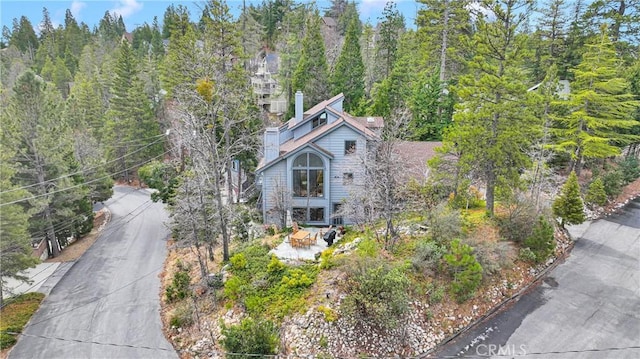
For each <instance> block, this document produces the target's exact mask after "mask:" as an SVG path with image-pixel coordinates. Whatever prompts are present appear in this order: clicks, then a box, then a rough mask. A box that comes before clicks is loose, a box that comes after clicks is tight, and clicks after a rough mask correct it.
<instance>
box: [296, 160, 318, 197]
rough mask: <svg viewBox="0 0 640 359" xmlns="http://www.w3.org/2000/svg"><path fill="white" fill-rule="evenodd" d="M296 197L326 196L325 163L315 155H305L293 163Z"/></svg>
mask: <svg viewBox="0 0 640 359" xmlns="http://www.w3.org/2000/svg"><path fill="white" fill-rule="evenodd" d="M293 195H294V197H322V196H323V195H324V163H323V162H322V159H321V158H320V157H318V156H317V155H315V154H313V153H303V154H301V155H300V156H298V157H296V159H295V160H294V161H293Z"/></svg>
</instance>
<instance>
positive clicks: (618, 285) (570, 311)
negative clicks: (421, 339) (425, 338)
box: [436, 199, 640, 359]
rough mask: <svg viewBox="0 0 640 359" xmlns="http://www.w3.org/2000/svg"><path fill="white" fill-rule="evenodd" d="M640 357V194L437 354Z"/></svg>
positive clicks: (593, 227)
mask: <svg viewBox="0 0 640 359" xmlns="http://www.w3.org/2000/svg"><path fill="white" fill-rule="evenodd" d="M463 355H464V356H471V357H489V356H491V357H523V358H580V359H582V358H640V199H636V200H635V201H633V202H631V203H630V204H629V205H628V206H627V207H626V208H625V211H624V212H623V213H622V214H620V215H616V216H612V217H610V218H607V219H602V220H598V221H595V222H593V223H591V224H590V225H589V226H588V227H586V229H585V231H584V233H583V234H582V235H581V237H580V238H579V239H578V240H577V241H576V244H575V248H574V249H573V251H572V253H571V255H570V257H569V258H568V259H567V260H566V262H565V263H562V264H560V265H559V266H558V267H557V268H555V269H554V270H552V271H551V272H550V273H549V274H548V275H547V277H546V278H545V279H544V281H543V284H542V285H540V286H538V287H537V288H535V289H533V290H532V291H531V292H529V293H528V294H526V295H524V296H523V297H522V298H521V299H520V300H519V301H518V302H517V303H515V304H514V305H513V306H512V307H511V308H508V309H506V310H504V311H503V312H502V313H500V314H498V315H496V316H495V317H493V318H492V319H490V320H489V321H487V322H485V323H482V324H481V325H479V326H477V327H476V328H475V329H474V330H471V331H470V332H469V333H467V334H466V335H463V336H461V337H460V338H458V339H457V340H455V341H454V342H452V343H449V344H448V345H446V346H444V347H443V349H442V350H441V351H439V352H438V353H437V354H436V356H437V357H447V356H463Z"/></svg>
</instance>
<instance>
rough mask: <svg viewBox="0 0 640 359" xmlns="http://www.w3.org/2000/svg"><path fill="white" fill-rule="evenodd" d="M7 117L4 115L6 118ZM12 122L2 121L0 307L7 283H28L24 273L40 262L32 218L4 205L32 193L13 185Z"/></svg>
mask: <svg viewBox="0 0 640 359" xmlns="http://www.w3.org/2000/svg"><path fill="white" fill-rule="evenodd" d="M5 114H6V113H3V114H2V116H4V115H5ZM8 125H9V124H8V122H7V121H5V120H4V118H3V120H2V126H0V141H2V151H0V206H2V207H0V263H2V265H0V306H2V298H3V297H4V295H5V294H6V293H5V292H6V290H5V288H6V280H7V279H9V278H15V279H19V280H27V279H28V278H25V277H24V276H23V275H21V274H20V272H21V271H23V270H25V269H27V268H29V267H32V266H34V265H35V264H36V262H37V259H36V258H35V257H34V256H33V255H32V247H31V241H30V238H29V231H28V228H29V222H28V221H29V214H28V213H27V212H26V211H25V210H24V207H23V206H22V205H20V204H18V203H15V204H9V205H4V204H5V203H10V202H14V201H17V200H20V199H22V198H24V197H27V196H28V194H29V193H28V192H27V191H26V190H24V189H21V188H20V187H18V186H16V185H14V184H13V183H12V179H13V176H14V175H15V174H16V172H17V171H16V168H15V165H14V162H13V161H12V160H13V158H14V156H15V153H13V151H12V148H13V147H14V146H13V145H10V144H9V142H13V141H14V139H13V138H10V137H7V136H6V135H5V132H6V127H5V126H8Z"/></svg>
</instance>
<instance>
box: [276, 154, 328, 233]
mask: <svg viewBox="0 0 640 359" xmlns="http://www.w3.org/2000/svg"><path fill="white" fill-rule="evenodd" d="M305 153H314V154H316V155H318V156H319V157H320V158H321V159H322V162H323V163H324V187H323V192H324V193H323V194H324V196H323V197H311V198H306V197H293V199H292V202H291V203H292V207H304V208H306V207H323V208H324V209H325V210H324V223H322V224H329V220H330V218H329V215H330V211H331V209H330V208H329V206H330V198H331V193H332V191H333V189H332V188H331V184H330V183H329V182H328V179H329V178H331V173H332V172H331V161H330V159H329V158H328V157H327V156H326V155H325V154H324V153H320V152H318V151H315V150H310V149H308V148H307V149H304V150H302V151H300V152H298V153H296V154H294V155H292V156H290V157H288V158H287V167H286V170H287V173H293V161H295V159H296V158H297V157H298V156H300V155H302V154H305ZM288 186H289V188H290V189H291V190H292V192H293V175H291V176H289V177H288ZM309 223H312V224H316V222H309Z"/></svg>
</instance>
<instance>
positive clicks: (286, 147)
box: [256, 113, 377, 171]
mask: <svg viewBox="0 0 640 359" xmlns="http://www.w3.org/2000/svg"><path fill="white" fill-rule="evenodd" d="M341 126H348V127H350V128H352V129H354V130H355V131H358V132H361V133H363V134H364V135H365V136H367V137H376V136H377V134H376V133H375V132H373V131H372V130H371V129H369V128H367V127H366V126H365V125H364V124H362V123H361V122H358V121H356V120H355V119H354V118H353V117H351V116H350V115H349V114H346V113H342V117H340V118H338V120H336V121H334V122H332V123H330V124H327V125H324V126H320V127H318V128H316V129H314V130H312V131H311V132H309V133H307V134H306V135H304V136H302V137H300V138H298V139H290V140H288V141H286V142H285V143H283V144H281V145H280V153H279V156H278V157H277V158H276V159H274V160H273V161H271V162H269V163H265V162H264V158H263V159H261V160H260V163H259V164H258V167H257V168H256V171H260V170H264V169H266V168H268V167H271V166H272V165H274V164H276V163H278V162H279V161H280V160H282V159H284V158H287V157H289V156H290V155H292V154H293V153H295V152H296V151H298V150H299V149H301V148H303V147H305V146H307V145H310V146H311V147H313V148H314V149H316V150H318V151H321V152H323V153H325V154H326V155H327V156H329V157H331V158H333V154H332V153H331V152H329V151H327V150H325V149H324V148H322V147H320V146H318V145H316V144H314V143H313V142H314V141H317V140H318V139H320V138H322V137H323V136H326V135H327V134H329V133H331V132H332V131H333V130H335V129H337V128H339V127H341Z"/></svg>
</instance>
